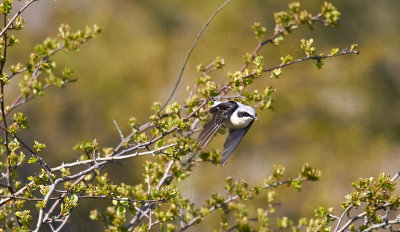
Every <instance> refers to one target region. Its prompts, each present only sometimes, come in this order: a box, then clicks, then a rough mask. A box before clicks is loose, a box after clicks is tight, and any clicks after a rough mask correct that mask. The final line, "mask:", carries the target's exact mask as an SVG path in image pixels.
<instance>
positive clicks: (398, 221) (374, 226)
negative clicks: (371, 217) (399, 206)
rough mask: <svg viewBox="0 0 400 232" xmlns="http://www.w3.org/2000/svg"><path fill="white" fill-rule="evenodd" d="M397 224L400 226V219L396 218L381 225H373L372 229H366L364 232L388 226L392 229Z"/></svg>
mask: <svg viewBox="0 0 400 232" xmlns="http://www.w3.org/2000/svg"><path fill="white" fill-rule="evenodd" d="M397 224H400V218H396V219H393V220H389V221H384V222H382V223H380V224H373V225H371V226H370V227H368V228H366V229H364V230H363V232H368V231H372V230H376V229H379V228H386V226H390V227H391V226H392V225H397ZM391 231H392V230H391Z"/></svg>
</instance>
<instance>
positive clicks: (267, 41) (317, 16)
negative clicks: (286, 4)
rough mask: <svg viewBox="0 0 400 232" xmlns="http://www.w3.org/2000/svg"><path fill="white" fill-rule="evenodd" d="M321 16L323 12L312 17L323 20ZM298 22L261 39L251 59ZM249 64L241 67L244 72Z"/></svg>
mask: <svg viewBox="0 0 400 232" xmlns="http://www.w3.org/2000/svg"><path fill="white" fill-rule="evenodd" d="M321 17H322V14H321V13H319V14H317V15H316V16H314V17H312V18H311V21H317V22H322V21H321ZM298 24H299V23H292V24H290V25H289V26H287V27H285V28H283V29H281V30H277V31H276V32H275V33H274V34H273V35H272V36H271V37H270V38H269V39H267V40H264V41H260V42H259V43H258V44H257V46H256V47H255V48H254V50H253V52H252V53H251V55H250V60H253V59H254V57H256V56H257V54H258V52H259V51H260V50H261V48H263V47H264V46H265V45H266V44H269V43H273V42H274V40H275V39H276V38H277V37H278V36H281V35H282V34H284V33H286V32H287V31H289V30H291V29H293V27H294V26H296V25H298ZM248 66H249V64H244V65H243V66H242V68H241V69H240V71H241V72H243V71H244V70H245V69H246V68H247V67H248Z"/></svg>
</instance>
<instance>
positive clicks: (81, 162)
mask: <svg viewBox="0 0 400 232" xmlns="http://www.w3.org/2000/svg"><path fill="white" fill-rule="evenodd" d="M175 145H176V143H173V144H168V145H166V146H163V147H160V148H157V149H154V150H151V151H144V152H135V153H133V154H128V155H121V156H109V157H98V158H96V161H113V160H124V159H128V158H131V157H136V156H142V155H150V154H151V155H154V153H156V152H159V151H161V150H164V149H167V148H169V147H173V146H175ZM89 163H93V160H78V161H75V162H72V163H67V164H61V165H60V166H58V167H55V168H52V169H51V171H52V172H54V171H59V170H61V169H63V168H70V167H75V166H78V165H83V164H89Z"/></svg>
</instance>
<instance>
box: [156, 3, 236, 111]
mask: <svg viewBox="0 0 400 232" xmlns="http://www.w3.org/2000/svg"><path fill="white" fill-rule="evenodd" d="M230 1H231V0H227V1H225V2H224V3H223V4H222V5H221V6H220V7H219V8H218V9H217V10H216V11H214V13H213V14H212V15H211V17H210V18H209V19H208V21H207V22H206V24H205V25H204V26H203V27H202V28H201V30H200V32H199V33H198V34H197V36H196V39H195V40H194V42H193V45H192V47H191V48H190V50H189V53H188V54H187V56H186V59H185V62H184V63H183V66H182V69H181V72H180V73H179V77H178V80H177V81H176V83H175V87H174V89H173V90H172V92H171V94H170V95H169V97H168V99H167V100H166V101H165V103H164V105H163V106H161V107H160V110H159V111H158V113H157V114H159V113H160V112H161V111H162V110H163V109H164V108H165V107H166V106H167V105H168V102H169V101H170V100H171V98H172V97H173V96H174V94H175V92H176V89H177V88H178V85H179V83H180V82H181V79H182V74H183V71H185V68H186V64H187V62H188V60H189V58H190V55H191V54H192V51H193V49H194V48H195V47H196V44H197V42H198V41H199V39H200V36H201V35H202V34H203V32H204V30H205V29H206V28H207V27H208V25H209V24H210V22H211V20H212V19H213V18H214V17H215V16H216V15H217V14H218V12H220V11H221V10H222V8H224V7H225V5H226V4H228V3H229V2H230Z"/></svg>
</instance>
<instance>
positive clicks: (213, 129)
mask: <svg viewBox="0 0 400 232" xmlns="http://www.w3.org/2000/svg"><path fill="white" fill-rule="evenodd" d="M237 107H238V104H237V103H236V102H234V101H226V102H222V103H220V104H218V105H216V106H213V107H211V109H210V113H211V114H212V117H211V118H210V119H209V120H208V121H207V122H206V123H205V124H204V127H203V131H202V132H201V133H200V135H199V137H198V138H197V144H199V145H200V147H201V148H204V147H205V146H207V144H208V143H209V142H210V141H211V139H212V137H214V135H215V133H217V131H218V129H219V128H220V127H221V125H222V123H223V122H224V120H225V119H226V118H228V117H229V115H230V114H232V112H233V111H235V109H236V108H237Z"/></svg>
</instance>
